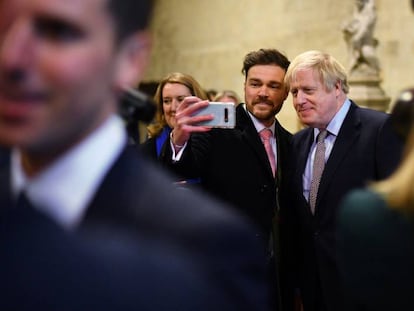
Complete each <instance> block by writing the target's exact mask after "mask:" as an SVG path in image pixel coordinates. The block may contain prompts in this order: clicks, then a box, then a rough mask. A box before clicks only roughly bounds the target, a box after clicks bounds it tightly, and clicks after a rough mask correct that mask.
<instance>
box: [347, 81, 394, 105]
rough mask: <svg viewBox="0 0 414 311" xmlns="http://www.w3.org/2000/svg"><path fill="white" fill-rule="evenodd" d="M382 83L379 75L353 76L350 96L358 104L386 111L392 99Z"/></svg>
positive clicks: (350, 84) (350, 83)
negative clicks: (387, 94)
mask: <svg viewBox="0 0 414 311" xmlns="http://www.w3.org/2000/svg"><path fill="white" fill-rule="evenodd" d="M380 83H381V79H380V78H379V77H377V76H365V77H363V76H351V77H350V78H349V94H348V97H349V98H350V99H352V100H353V101H355V103H356V104H357V105H358V106H361V107H367V108H371V109H375V110H379V111H384V112H386V111H388V108H389V104H390V101H391V100H390V98H389V97H388V96H386V94H385V92H384V90H383V89H382V88H381V86H380Z"/></svg>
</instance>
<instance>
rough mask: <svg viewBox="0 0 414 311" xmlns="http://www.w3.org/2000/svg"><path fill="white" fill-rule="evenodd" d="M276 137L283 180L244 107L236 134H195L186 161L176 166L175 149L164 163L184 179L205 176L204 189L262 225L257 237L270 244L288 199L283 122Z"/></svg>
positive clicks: (222, 131) (286, 138) (227, 131)
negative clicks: (277, 220) (273, 170)
mask: <svg viewBox="0 0 414 311" xmlns="http://www.w3.org/2000/svg"><path fill="white" fill-rule="evenodd" d="M275 135H276V141H277V178H274V177H273V174H272V172H271V167H270V164H269V161H268V158H267V155H266V151H265V149H264V146H263V143H262V142H261V140H260V137H259V135H258V133H257V131H256V128H255V127H254V124H253V122H252V120H251V119H250V117H249V116H248V114H247V112H246V111H245V109H244V107H243V105H239V106H238V107H237V109H236V127H235V129H212V130H211V131H210V132H207V133H202V134H192V135H191V139H190V140H189V142H188V145H187V147H186V149H185V150H184V153H183V156H182V158H181V160H180V161H178V162H176V163H173V162H172V160H171V158H172V151H171V148H166V149H165V150H164V151H165V153H164V154H162V159H163V161H164V163H167V164H168V165H169V168H170V169H173V170H175V172H176V174H178V175H181V176H184V177H185V178H192V177H200V178H201V185H202V186H203V187H204V189H206V190H207V191H208V192H209V193H212V194H214V195H215V196H216V197H218V198H220V199H222V200H224V201H226V202H228V203H230V204H231V205H232V206H234V207H235V208H236V209H237V210H238V211H241V212H242V213H244V214H246V215H247V216H248V217H249V218H250V219H251V220H253V221H254V223H255V224H257V225H258V228H259V230H258V231H257V233H256V236H257V237H260V238H261V239H263V240H264V241H265V242H266V243H269V237H270V233H271V231H272V225H273V224H274V223H273V224H272V221H276V220H275V216H276V214H277V213H278V211H279V209H282V202H283V200H284V197H283V195H284V194H285V191H284V190H283V188H284V185H285V184H284V176H285V174H287V171H286V170H285V168H286V167H287V161H288V160H289V156H290V155H289V149H290V140H291V136H292V135H291V134H290V133H289V132H288V131H286V130H285V129H284V128H283V127H282V126H281V125H280V124H279V122H277V121H276V130H275ZM277 216H278V215H277ZM279 247H280V245H277V248H279ZM277 257H278V258H277V260H282V258H281V256H277ZM282 270H283V269H282Z"/></svg>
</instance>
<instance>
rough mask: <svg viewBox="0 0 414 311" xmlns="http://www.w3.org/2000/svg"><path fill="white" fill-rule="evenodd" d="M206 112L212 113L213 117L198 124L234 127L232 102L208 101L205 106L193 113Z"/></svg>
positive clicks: (234, 109)
mask: <svg viewBox="0 0 414 311" xmlns="http://www.w3.org/2000/svg"><path fill="white" fill-rule="evenodd" d="M206 114H212V115H214V119H213V120H209V121H203V122H200V123H199V124H198V125H206V126H211V127H216V128H234V127H235V126H236V106H235V105H234V103H227V102H210V103H209V105H208V106H207V107H205V108H204V109H201V110H200V111H197V112H196V113H195V114H194V115H206Z"/></svg>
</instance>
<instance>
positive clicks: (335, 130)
mask: <svg viewBox="0 0 414 311" xmlns="http://www.w3.org/2000/svg"><path fill="white" fill-rule="evenodd" d="M350 107H351V101H350V100H349V99H348V98H347V99H345V102H344V104H343V105H342V107H341V108H340V109H339V110H338V112H337V113H336V114H335V116H334V117H333V118H332V120H331V122H329V124H328V126H327V127H326V130H327V131H328V133H329V135H334V136H338V134H339V130H340V129H341V126H342V123H344V120H345V117H346V114H347V113H348V111H349V108H350ZM319 132H320V131H319V129H318V128H314V129H313V135H314V139H316V137H318V134H319Z"/></svg>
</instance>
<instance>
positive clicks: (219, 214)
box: [0, 147, 268, 310]
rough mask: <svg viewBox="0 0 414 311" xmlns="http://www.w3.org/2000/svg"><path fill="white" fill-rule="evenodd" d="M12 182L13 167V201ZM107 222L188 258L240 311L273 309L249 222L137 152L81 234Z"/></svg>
mask: <svg viewBox="0 0 414 311" xmlns="http://www.w3.org/2000/svg"><path fill="white" fill-rule="evenodd" d="M8 183H9V168H8V167H7V169H6V170H1V172H0V185H2V186H1V187H0V198H6V199H8V200H9V201H10V190H9V189H10V187H9V186H7V185H8ZM5 185H6V186H5ZM102 223H104V224H108V225H115V226H118V227H119V226H120V227H122V228H127V229H129V230H131V231H132V232H134V233H135V234H136V235H137V236H139V237H140V238H141V239H144V240H146V241H148V243H149V244H153V245H156V246H157V247H158V246H159V247H160V248H162V247H168V248H170V247H173V248H174V249H176V250H177V251H179V252H180V253H183V254H186V255H187V256H189V257H190V258H191V260H192V262H194V264H195V265H196V266H198V267H199V268H200V269H201V270H203V271H205V272H206V273H207V275H208V278H209V281H210V284H212V286H213V288H214V289H213V290H219V291H221V292H222V293H226V294H225V295H224V296H225V298H226V299H228V301H229V302H231V303H230V305H231V306H232V308H234V310H253V309H257V308H258V309H259V310H266V309H267V307H268V305H267V303H268V300H267V298H268V296H267V291H266V289H267V283H266V277H265V271H264V268H263V262H264V254H263V250H262V248H263V246H262V245H260V244H259V243H257V240H256V239H254V234H253V233H252V231H253V232H254V230H253V229H252V228H251V227H250V226H249V225H248V222H247V221H246V220H245V219H243V218H242V217H240V216H239V215H236V214H234V213H232V212H231V211H230V209H229V208H228V207H225V206H222V205H220V204H219V203H218V202H216V201H212V200H210V199H208V198H207V197H203V196H202V195H201V194H196V193H195V191H188V190H179V189H177V188H176V187H175V186H173V184H172V180H171V179H169V178H166V176H165V175H164V173H162V172H161V171H159V170H158V169H157V168H155V167H153V165H152V164H151V163H149V162H147V161H145V160H144V159H142V158H140V157H139V155H138V154H137V151H136V149H135V147H131V148H127V150H125V151H124V152H123V153H122V154H121V155H120V157H119V158H118V160H117V161H116V162H115V164H114V165H113V167H112V168H111V169H110V171H109V173H108V174H107V176H106V177H105V179H104V181H103V183H102V184H101V186H100V187H99V189H98V191H97V193H96V194H95V196H94V198H93V200H92V202H91V204H90V206H89V207H88V208H87V212H86V214H85V217H84V219H83V222H82V223H81V224H80V227H79V230H78V231H79V232H90V231H91V230H94V229H95V228H96V226H97V225H99V224H102ZM178 286H179V285H178Z"/></svg>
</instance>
